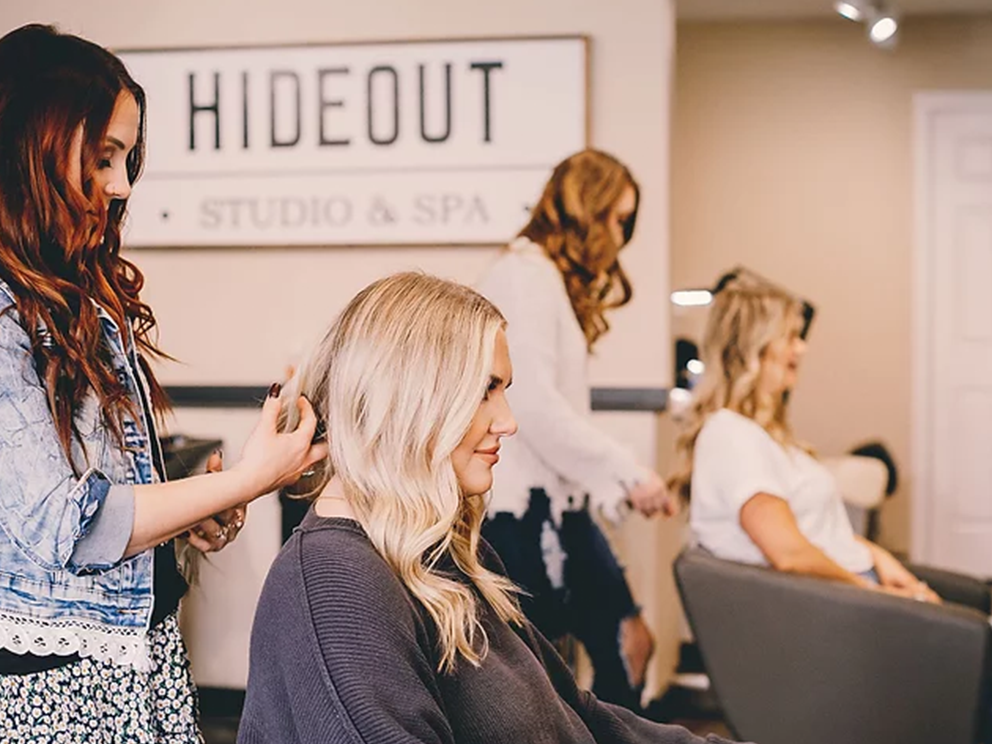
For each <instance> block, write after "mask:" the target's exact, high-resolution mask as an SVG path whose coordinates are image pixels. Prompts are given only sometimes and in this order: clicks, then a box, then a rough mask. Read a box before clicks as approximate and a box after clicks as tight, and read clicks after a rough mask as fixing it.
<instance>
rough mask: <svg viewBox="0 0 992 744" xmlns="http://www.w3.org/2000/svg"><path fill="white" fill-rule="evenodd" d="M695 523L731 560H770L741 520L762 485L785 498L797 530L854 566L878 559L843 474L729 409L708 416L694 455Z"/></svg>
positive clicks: (703, 541)
mask: <svg viewBox="0 0 992 744" xmlns="http://www.w3.org/2000/svg"><path fill="white" fill-rule="evenodd" d="M690 492H691V493H690V496H691V499H690V502H689V524H690V526H691V527H692V531H693V535H694V537H695V538H696V540H697V541H698V542H699V544H700V545H702V546H703V547H704V548H706V549H707V550H709V551H710V552H711V553H713V554H714V555H716V556H718V557H720V558H725V559H727V560H732V561H739V562H741V563H751V564H757V565H767V563H768V562H767V560H765V556H764V555H763V554H762V552H761V550H760V549H759V548H758V546H757V545H755V543H754V542H753V541H752V540H751V538H750V537H749V536H748V534H747V533H746V532H745V531H744V528H743V527H741V519H740V513H741V508H742V507H743V506H744V504H746V503H747V502H748V501H750V500H751V499H752V498H753V497H754V496H757V495H758V494H759V493H767V494H769V495H770V496H777V497H778V498H780V499H783V500H785V501H786V502H787V503H788V504H789V507H790V508H791V509H792V513H793V514H794V515H795V517H796V523H797V525H798V527H799V531H800V532H801V533H802V534H803V535H804V536H805V537H806V539H807V540H809V541H810V542H811V543H813V545H815V546H816V547H818V548H820V550H822V551H823V552H824V553H826V554H827V556H829V557H830V558H831V559H832V560H833V561H834V562H835V563H837V564H838V565H839V566H841V567H842V568H845V569H847V570H848V571H851V572H852V573H862V572H864V571H868V570H870V569H871V568H872V566H873V563H874V562H873V560H872V557H871V553H870V552H869V550H868V548H867V546H865V545H864V544H863V543H861V542H858V541H857V540H856V539H855V536H854V529H853V528H852V527H851V522H850V520H849V519H848V516H847V512H846V511H845V509H844V502H843V501H842V499H841V494H840V490H839V488H838V487H837V480H836V479H835V478H834V476H833V475H832V474H831V473H830V471H829V470H827V468H826V467H824V466H823V464H822V463H820V462H818V461H817V460H816V459H815V458H813V457H810V455H808V454H807V453H806V452H804V451H803V450H801V449H798V448H796V447H791V448H789V449H786V448H785V447H783V446H782V445H780V444H779V443H778V442H776V441H775V440H774V439H773V438H772V436H771V435H770V434H769V433H768V432H767V431H765V429H764V428H763V427H762V426H761V425H760V424H759V423H757V422H756V421H754V420H752V419H749V418H748V417H746V416H742V415H741V414H739V413H736V412H734V411H731V410H729V409H726V408H724V409H721V410H719V411H717V412H716V413H713V414H712V415H710V417H709V418H708V419H707V420H706V423H705V424H703V428H702V430H701V431H700V432H699V436H698V437H697V438H696V446H695V450H694V453H693V458H692V485H691V487H690Z"/></svg>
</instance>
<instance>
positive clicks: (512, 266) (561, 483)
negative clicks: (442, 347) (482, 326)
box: [477, 238, 647, 520]
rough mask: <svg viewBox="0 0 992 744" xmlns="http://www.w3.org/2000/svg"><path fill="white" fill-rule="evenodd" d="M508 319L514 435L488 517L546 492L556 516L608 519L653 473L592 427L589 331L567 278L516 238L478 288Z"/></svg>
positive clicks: (520, 510)
mask: <svg viewBox="0 0 992 744" xmlns="http://www.w3.org/2000/svg"><path fill="white" fill-rule="evenodd" d="M477 288H478V290H479V291H480V292H481V293H482V294H483V295H485V296H486V297H487V298H489V300H491V301H492V302H493V303H494V304H495V305H496V306H497V307H498V308H499V309H500V310H501V311H502V313H503V315H504V316H505V317H506V320H507V332H506V335H507V341H508V343H509V347H510V360H511V362H512V364H513V386H512V387H511V388H510V389H509V390H508V391H507V397H508V400H509V403H510V407H511V408H512V410H513V414H514V416H515V417H516V419H517V424H518V426H519V431H518V433H517V435H516V436H513V437H508V438H507V439H504V440H503V445H502V454H501V459H500V464H499V465H498V466H497V467H496V469H495V471H494V483H493V492H492V500H491V502H490V506H489V511H490V513H496V512H500V511H507V512H512V513H513V514H515V515H516V516H517V517H520V516H522V515H523V514H524V512H525V511H526V509H527V505H528V502H529V498H530V489H531V488H543V489H544V490H545V491H546V492H547V494H548V497H549V499H550V500H551V505H552V510H553V514H554V515H555V518H556V519H557V518H558V517H559V516H560V514H561V512H562V511H564V510H567V509H569V508H580V507H581V505H582V501H583V498H584V496H585V495H586V494H588V495H589V501H590V505H591V506H593V507H595V508H597V509H600V510H601V511H602V512H603V513H604V515H605V516H607V517H608V518H611V519H614V520H615V519H617V518H618V517H619V511H618V509H619V507H620V505H621V504H622V503H623V502H624V501H625V500H626V497H627V492H628V489H630V488H631V487H632V486H633V485H634V484H635V483H637V482H638V481H641V480H643V479H644V477H645V476H646V474H647V471H645V469H644V468H642V467H641V466H640V465H638V464H637V462H636V461H635V460H634V458H633V455H632V454H631V453H630V451H629V450H627V449H626V447H624V446H623V445H622V444H620V443H619V442H617V441H615V440H614V439H612V438H611V437H609V436H608V435H607V434H605V433H604V432H602V431H601V430H600V429H598V428H597V427H596V425H595V424H593V422H592V421H591V415H590V402H589V383H588V380H587V376H586V374H587V373H586V366H587V363H588V353H587V349H586V339H585V335H584V334H583V333H582V328H581V326H580V325H579V322H578V319H577V318H576V317H575V312H574V311H573V310H572V303H571V301H570V300H569V297H568V293H567V291H566V290H565V282H564V280H563V279H562V275H561V272H560V271H559V270H558V267H557V266H555V264H554V262H552V260H551V259H550V258H549V257H548V256H547V254H546V253H545V252H544V249H543V248H542V247H541V246H539V245H537V244H536V243H534V242H532V241H530V240H529V239H527V238H517V239H516V240H515V241H514V242H513V243H511V244H510V246H509V248H508V250H506V251H503V252H502V253H501V254H500V256H499V258H497V260H496V262H495V263H494V264H493V265H492V266H491V267H490V268H489V270H488V271H487V272H486V274H485V276H484V277H483V278H482V280H481V281H480V282H479V284H478V287H477Z"/></svg>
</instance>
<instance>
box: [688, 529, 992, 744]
mask: <svg viewBox="0 0 992 744" xmlns="http://www.w3.org/2000/svg"><path fill="white" fill-rule="evenodd" d="M912 570H913V571H914V573H916V574H917V575H918V576H920V577H921V578H922V579H923V580H925V581H927V582H928V583H929V584H930V585H931V586H932V587H933V588H934V589H935V590H936V591H937V593H938V594H940V595H941V596H943V597H944V598H945V604H944V605H943V606H936V605H929V604H924V603H919V602H914V601H912V600H908V599H903V598H901V597H893V596H888V595H883V594H878V593H875V592H869V591H865V590H863V589H859V588H857V587H853V586H848V585H844V584H839V583H835V582H829V581H822V580H818V579H813V578H808V577H802V576H795V575H791V574H785V573H781V572H777V571H773V570H771V569H765V568H759V567H754V566H745V565H741V564H738V563H731V562H728V561H724V560H720V559H718V558H715V557H714V556H713V555H711V554H710V553H708V552H706V551H704V550H702V549H700V548H690V549H687V550H686V551H684V552H683V553H682V554H681V555H680V556H679V558H678V559H677V560H676V562H675V576H676V581H677V583H678V587H679V592H680V594H681V596H682V602H683V604H684V606H685V611H686V616H687V617H688V619H689V623H690V625H691V626H692V630H693V633H694V635H695V637H696V640H697V642H698V643H699V648H700V651H701V654H702V657H703V662H704V664H705V666H706V670H707V672H708V673H709V675H710V681H711V683H712V689H713V691H714V693H715V694H716V697H717V699H718V700H719V702H720V705H721V708H722V709H723V712H724V714H725V716H726V719H727V724H728V725H729V726H730V728H731V729H732V731H733V733H734V735H735V736H736V737H737V738H739V739H744V740H747V741H755V742H760V744H796V742H801V743H802V744H861V743H862V742H863V743H864V744H889V743H890V742H891V743H892V744H896V743H898V744H974V742H978V741H982V733H983V729H984V727H985V725H986V712H987V707H988V703H987V702H984V701H985V700H986V698H985V685H986V680H988V679H989V658H988V657H989V652H990V634H992V630H990V626H989V618H988V613H989V609H990V607H989V605H990V594H989V587H988V586H987V585H985V584H984V583H983V582H981V581H978V580H976V579H972V578H970V577H967V576H961V575H958V574H952V573H948V572H945V571H937V570H933V569H927V568H920V567H912Z"/></svg>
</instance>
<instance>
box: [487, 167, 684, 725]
mask: <svg viewBox="0 0 992 744" xmlns="http://www.w3.org/2000/svg"><path fill="white" fill-rule="evenodd" d="M639 200H640V194H639V189H638V186H637V182H636V181H635V180H634V178H633V176H631V174H630V171H629V170H628V169H627V168H626V166H624V165H623V164H622V163H620V162H619V161H617V160H616V159H615V158H613V157H612V156H610V155H607V154H606V153H603V152H599V151H597V150H584V151H582V152H579V153H576V154H575V155H573V156H571V157H570V158H568V159H566V160H565V161H563V162H562V163H560V164H559V165H558V166H557V167H556V168H555V170H554V173H553V174H552V176H551V179H550V180H549V181H548V183H547V185H546V186H545V189H544V193H543V194H542V196H541V199H540V201H539V202H538V204H537V206H535V207H534V210H533V212H532V214H531V219H530V222H529V223H528V224H527V226H526V227H524V229H523V230H522V231H521V232H520V235H519V236H518V237H517V239H516V240H515V241H513V242H512V243H511V244H510V245H509V246H508V247H507V249H506V250H505V251H503V253H502V254H501V255H500V257H499V258H498V260H497V261H496V263H495V264H494V265H493V266H492V267H491V269H490V270H489V271H488V273H487V274H486V275H485V277H484V278H483V279H482V281H481V282H480V284H479V289H480V290H481V291H482V293H483V294H485V295H486V296H487V297H489V299H491V300H492V301H493V302H494V303H495V304H496V305H497V306H498V307H499V308H500V310H501V311H502V312H503V314H504V315H505V316H506V319H507V331H506V333H507V339H508V341H509V345H510V354H511V356H512V358H513V361H514V365H515V367H516V377H515V382H514V385H513V389H512V390H510V391H509V392H508V396H509V398H510V402H511V403H512V405H513V410H514V412H515V413H516V414H517V420H518V421H519V424H520V433H519V435H518V436H517V437H515V438H514V439H513V440H507V442H506V444H505V445H504V447H505V454H504V456H503V464H502V465H501V466H500V470H499V472H498V473H497V476H496V480H495V483H494V486H493V493H492V500H491V502H490V506H489V515H490V517H491V519H490V520H489V521H488V522H487V523H486V525H485V526H484V527H483V536H484V537H485V538H486V539H487V540H488V541H489V542H490V543H491V544H492V546H493V547H494V548H495V549H496V551H497V552H498V553H499V555H500V557H501V558H502V559H503V562H504V563H505V564H506V568H507V571H508V573H509V575H510V578H511V579H513V580H514V581H515V582H517V583H518V584H521V585H522V586H523V587H524V588H525V589H526V590H527V592H528V596H525V597H523V598H522V600H521V603H522V605H523V608H524V612H525V613H527V617H528V619H530V620H531V621H532V622H533V623H534V624H535V625H536V626H537V627H538V628H539V629H540V630H541V632H542V633H544V635H546V636H547V637H548V638H552V639H556V638H559V637H561V636H562V635H564V634H565V633H568V632H571V633H572V634H574V635H575V636H576V637H578V638H579V640H581V641H582V643H583V645H585V647H586V650H587V651H588V652H589V655H590V657H591V659H592V662H593V667H594V672H595V680H594V686H593V691H594V692H595V693H596V695H597V696H599V697H601V698H603V699H604V700H607V701H609V702H614V703H619V704H622V705H625V706H627V707H629V708H632V709H635V710H636V709H637V708H638V707H639V705H640V687H641V685H642V684H643V682H644V674H645V670H646V667H647V662H648V658H649V657H650V654H651V651H652V648H653V641H652V639H651V635H650V633H649V631H648V629H647V626H646V625H645V624H644V621H643V620H642V619H641V617H640V611H639V609H638V608H637V606H636V605H635V603H634V600H633V598H632V596H631V592H630V589H629V588H628V586H627V582H626V579H625V577H624V575H623V570H622V569H621V567H620V566H619V565H618V563H617V561H616V559H615V557H614V556H613V554H612V552H611V550H610V547H609V545H608V543H607V542H606V539H605V537H604V536H603V534H602V533H601V531H600V530H599V528H598V527H597V525H596V522H595V521H594V520H593V519H592V518H591V517H590V511H591V510H596V511H600V512H601V513H604V514H606V515H607V516H610V517H613V518H616V516H617V515H618V512H619V507H620V506H621V505H622V504H624V503H625V502H626V503H630V504H631V505H632V506H633V507H634V508H635V509H637V510H638V511H640V512H641V513H643V514H644V515H646V516H650V515H652V514H654V513H656V512H659V511H662V512H665V513H669V514H670V513H673V511H674V510H675V509H676V506H677V505H676V503H675V502H674V501H673V500H671V499H669V498H668V492H667V490H666V489H665V486H664V483H663V482H662V480H661V478H660V477H659V476H658V474H657V473H655V472H654V471H652V470H649V469H648V468H645V467H643V466H641V465H640V464H638V463H637V462H636V460H634V458H633V457H632V456H631V454H630V452H628V451H627V450H626V448H624V447H623V446H622V445H620V443H619V442H616V441H615V440H613V439H612V438H610V437H609V436H607V435H606V434H605V433H603V432H602V431H600V430H599V429H597V428H596V426H595V425H594V424H593V423H592V422H591V421H590V420H589V410H590V408H589V407H590V401H589V383H588V380H587V377H586V366H587V361H588V355H589V354H590V352H591V351H592V348H593V345H594V344H595V343H596V341H597V340H598V339H599V338H600V337H601V336H602V335H603V334H604V333H606V332H607V331H608V330H609V327H610V326H609V323H608V322H607V321H606V313H607V312H608V311H609V310H610V309H612V308H616V307H619V306H621V305H624V304H626V303H627V302H628V301H629V300H630V297H631V293H632V291H631V286H630V281H629V280H628V279H627V275H626V274H625V273H624V271H623V268H622V267H621V266H620V261H619V253H620V250H621V248H623V247H624V246H625V245H626V244H627V243H628V242H629V241H630V238H631V236H632V235H633V232H634V223H635V221H636V219H637V208H638V202H639ZM590 507H591V509H590Z"/></svg>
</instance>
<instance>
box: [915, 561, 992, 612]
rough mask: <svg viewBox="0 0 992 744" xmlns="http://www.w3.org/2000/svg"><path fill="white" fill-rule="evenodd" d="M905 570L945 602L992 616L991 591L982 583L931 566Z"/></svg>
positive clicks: (970, 577)
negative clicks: (928, 586)
mask: <svg viewBox="0 0 992 744" xmlns="http://www.w3.org/2000/svg"><path fill="white" fill-rule="evenodd" d="M906 568H908V569H909V570H910V571H911V572H912V573H913V575H915V576H916V577H917V578H919V579H922V580H923V581H925V582H927V583H928V584H929V585H930V587H931V588H932V589H933V590H934V591H935V592H937V594H939V595H940V596H941V597H942V598H943V599H944V600H945V601H946V602H953V603H955V604H959V605H964V606H965V607H971V608H974V609H976V610H978V611H979V612H984V613H985V614H986V615H988V614H992V590H990V589H989V585H988V584H986V583H985V582H984V581H981V580H979V579H976V578H975V577H974V576H968V575H967V574H960V573H955V572H954V571H945V570H943V569H940V568H934V567H933V566H918V565H913V564H906Z"/></svg>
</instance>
